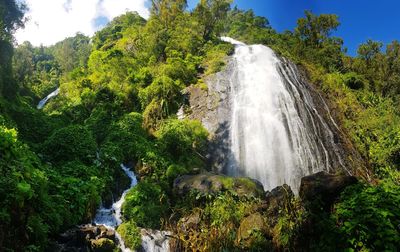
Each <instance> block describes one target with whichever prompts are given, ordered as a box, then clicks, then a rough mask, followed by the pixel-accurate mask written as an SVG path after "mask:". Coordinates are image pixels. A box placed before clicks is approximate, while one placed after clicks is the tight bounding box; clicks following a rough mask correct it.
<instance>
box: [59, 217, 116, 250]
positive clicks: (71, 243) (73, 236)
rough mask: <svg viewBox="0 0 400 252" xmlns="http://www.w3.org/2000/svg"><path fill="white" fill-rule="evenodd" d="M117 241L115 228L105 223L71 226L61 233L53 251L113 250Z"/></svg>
mask: <svg viewBox="0 0 400 252" xmlns="http://www.w3.org/2000/svg"><path fill="white" fill-rule="evenodd" d="M110 241H111V242H110ZM116 243H117V239H116V237H115V231H114V230H112V229H108V228H107V227H105V226H104V225H90V224H89V225H82V226H79V227H74V228H71V229H69V230H67V231H65V232H64V233H62V234H60V235H59V238H58V240H57V243H55V244H54V245H53V249H52V251H59V252H64V251H113V249H111V250H110V249H109V248H111V247H113V248H115V244H116ZM112 244H113V246H111V245H112Z"/></svg>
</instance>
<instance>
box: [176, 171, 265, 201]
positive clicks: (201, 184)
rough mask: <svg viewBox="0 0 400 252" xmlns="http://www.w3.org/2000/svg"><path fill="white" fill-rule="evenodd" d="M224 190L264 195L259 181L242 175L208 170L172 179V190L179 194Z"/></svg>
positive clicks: (243, 194)
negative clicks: (223, 173)
mask: <svg viewBox="0 0 400 252" xmlns="http://www.w3.org/2000/svg"><path fill="white" fill-rule="evenodd" d="M224 191H230V192H232V193H235V194H237V195H238V196H246V197H262V196H263V195H264V189H263V186H262V184H261V183H260V182H258V181H257V180H254V179H250V178H244V177H238V178H234V177H229V176H225V175H219V174H215V173H211V172H208V173H203V174H198V175H184V176H181V177H178V178H177V179H175V181H174V192H175V193H176V194H177V195H180V196H184V195H187V194H188V193H189V192H198V193H201V194H218V193H219V192H224Z"/></svg>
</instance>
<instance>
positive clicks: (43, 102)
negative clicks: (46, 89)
mask: <svg viewBox="0 0 400 252" xmlns="http://www.w3.org/2000/svg"><path fill="white" fill-rule="evenodd" d="M58 93H60V88H57V89H56V90H54V91H53V92H51V93H50V94H48V95H47V96H46V97H45V98H43V99H42V100H41V101H40V102H39V104H38V105H37V109H42V108H43V107H44V105H46V103H47V102H48V101H49V100H50V99H51V98H53V97H55V96H57V95H58Z"/></svg>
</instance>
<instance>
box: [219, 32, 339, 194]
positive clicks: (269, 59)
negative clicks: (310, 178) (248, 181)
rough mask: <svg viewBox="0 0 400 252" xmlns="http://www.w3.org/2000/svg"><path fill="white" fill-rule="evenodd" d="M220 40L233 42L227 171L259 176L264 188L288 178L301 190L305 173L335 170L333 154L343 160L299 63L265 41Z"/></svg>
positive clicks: (288, 181)
mask: <svg viewBox="0 0 400 252" xmlns="http://www.w3.org/2000/svg"><path fill="white" fill-rule="evenodd" d="M222 40H224V41H226V42H229V43H232V44H234V45H235V54H234V56H233V61H234V63H233V64H234V66H233V70H232V72H231V75H230V81H229V82H230V89H231V91H230V92H231V94H230V102H231V108H230V110H231V118H230V129H229V131H230V145H231V146H230V151H231V154H230V157H229V162H228V169H227V173H228V174H229V175H232V176H239V175H240V176H248V177H251V178H254V179H257V180H259V181H260V182H261V183H262V184H263V185H264V188H265V189H266V190H271V189H273V188H275V187H276V186H280V185H282V184H284V183H286V184H288V185H290V186H291V187H292V189H293V191H295V192H297V191H298V188H299V185H300V179H301V177H303V176H305V175H308V174H311V173H315V172H317V171H321V170H325V171H330V170H332V169H333V167H332V159H335V160H338V162H339V163H340V164H341V165H343V164H342V162H341V159H340V155H339V154H338V150H337V149H338V147H337V146H336V144H335V139H334V138H335V137H334V135H333V133H332V131H331V130H330V128H329V126H328V124H327V123H326V122H325V120H324V118H323V117H322V116H321V115H319V113H318V111H317V110H316V102H315V99H314V97H313V95H312V94H311V91H310V86H309V85H308V84H307V83H305V82H304V81H303V80H302V79H301V76H300V74H299V72H298V70H297V68H296V66H295V65H294V64H292V63H290V62H289V61H287V60H285V59H283V58H280V57H278V56H277V55H276V54H275V53H274V52H273V51H272V50H271V49H270V48H268V47H266V46H263V45H245V44H244V43H242V42H240V41H237V40H234V39H231V38H227V37H223V38H222ZM321 98H322V97H320V98H319V99H321ZM320 103H322V104H324V103H323V101H322V102H321V101H319V103H318V105H319V104H320Z"/></svg>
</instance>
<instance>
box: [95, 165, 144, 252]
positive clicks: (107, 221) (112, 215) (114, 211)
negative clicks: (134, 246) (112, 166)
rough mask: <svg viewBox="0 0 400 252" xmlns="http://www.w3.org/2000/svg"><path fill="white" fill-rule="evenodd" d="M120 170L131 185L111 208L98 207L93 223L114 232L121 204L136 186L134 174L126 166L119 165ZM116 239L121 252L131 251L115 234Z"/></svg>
mask: <svg viewBox="0 0 400 252" xmlns="http://www.w3.org/2000/svg"><path fill="white" fill-rule="evenodd" d="M121 168H122V170H123V171H124V172H125V174H126V175H127V176H128V177H129V178H130V180H131V185H130V187H129V188H128V189H126V190H125V191H124V192H123V193H122V196H121V198H120V199H119V200H118V201H116V202H114V203H113V204H112V206H111V208H104V207H103V206H102V207H100V208H99V209H98V210H97V213H96V216H95V218H94V221H93V222H94V223H95V224H96V225H104V226H106V227H107V228H110V229H113V230H115V228H116V227H117V226H118V225H120V224H121V223H122V220H121V208H122V204H123V203H124V201H125V195H126V194H127V193H128V191H129V189H131V188H132V187H134V186H135V185H136V184H137V180H136V176H135V174H134V173H133V172H132V171H131V170H130V169H129V168H128V167H126V166H124V165H123V164H121ZM115 234H116V237H117V239H118V241H119V246H120V249H121V251H122V252H130V251H131V250H130V249H129V248H127V247H125V243H124V241H123V240H122V238H121V236H120V235H119V234H118V233H117V232H115Z"/></svg>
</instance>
